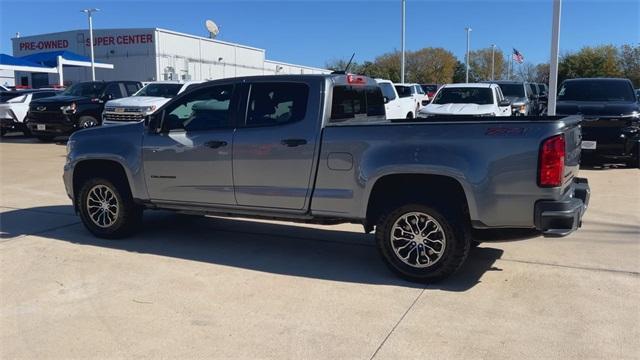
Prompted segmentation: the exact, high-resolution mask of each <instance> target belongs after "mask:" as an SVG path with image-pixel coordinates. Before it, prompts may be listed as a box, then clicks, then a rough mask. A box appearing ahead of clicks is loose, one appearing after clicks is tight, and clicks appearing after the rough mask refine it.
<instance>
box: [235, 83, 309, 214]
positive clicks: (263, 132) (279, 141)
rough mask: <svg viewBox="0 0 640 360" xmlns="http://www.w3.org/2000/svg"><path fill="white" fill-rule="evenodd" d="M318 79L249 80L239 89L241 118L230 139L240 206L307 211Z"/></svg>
mask: <svg viewBox="0 0 640 360" xmlns="http://www.w3.org/2000/svg"><path fill="white" fill-rule="evenodd" d="M321 86H322V82H321V81H320V78H318V79H317V80H316V79H312V80H309V82H301V81H253V82H251V83H246V84H245V86H244V95H243V98H244V99H245V101H244V103H243V104H242V105H241V109H242V112H243V113H244V116H243V117H242V120H241V121H240V123H241V124H240V126H239V127H238V128H237V129H236V132H235V134H234V137H233V181H234V191H235V197H236V202H237V204H238V205H239V206H245V207H255V208H275V209H282V210H290V211H294V212H304V211H305V209H306V208H308V202H309V199H310V195H311V187H312V179H313V174H314V172H315V168H316V165H317V164H316V161H315V159H316V157H317V156H316V153H317V151H318V146H317V144H318V141H319V133H320V128H321V119H320V114H321V110H320V109H321V106H320V104H322V98H321V95H320V94H321Z"/></svg>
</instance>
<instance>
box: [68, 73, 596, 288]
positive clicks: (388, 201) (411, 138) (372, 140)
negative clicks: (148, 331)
mask: <svg viewBox="0 0 640 360" xmlns="http://www.w3.org/2000/svg"><path fill="white" fill-rule="evenodd" d="M580 120H581V119H580V117H578V116H574V117H566V118H561V117H553V118H540V119H539V120H536V121H531V119H528V118H525V117H520V118H515V117H514V118H502V119H501V120H497V118H482V117H467V118H465V117H455V118H449V117H443V118H441V119H437V118H429V122H421V121H419V120H408V119H398V120H388V119H386V117H385V111H384V98H383V95H382V92H381V89H380V87H378V85H377V84H376V82H375V81H374V80H372V79H369V78H366V77H362V76H355V75H278V76H257V77H244V78H233V79H224V80H217V81H211V82H207V83H203V84H201V85H198V86H196V87H195V88H194V89H192V90H190V91H188V92H186V93H183V94H180V95H178V96H177V97H175V98H174V99H172V100H171V101H169V102H168V103H166V104H165V105H164V106H163V107H162V108H160V109H158V111H156V112H155V113H154V114H152V115H150V116H148V117H147V119H146V120H145V121H144V122H138V123H132V124H125V125H121V126H107V127H98V128H90V129H85V130H81V131H78V132H76V133H74V134H73V135H72V136H71V137H70V139H69V141H68V143H67V161H66V164H65V166H64V183H65V187H66V191H67V193H68V195H69V197H70V198H71V199H72V201H73V204H74V207H75V209H76V211H77V212H78V213H79V215H80V217H81V219H82V221H83V223H84V225H85V226H86V228H87V229H88V230H89V231H90V232H91V233H93V234H94V235H96V236H98V237H104V238H120V237H124V236H126V235H129V234H131V233H132V231H134V230H135V229H136V228H137V227H138V225H140V224H141V219H142V213H143V210H144V209H169V210H174V211H178V212H184V213H188V214H211V215H222V216H242V217H254V218H268V219H280V220H289V221H294V222H309V223H322V224H336V223H359V224H362V225H364V230H365V231H366V232H370V231H373V230H374V229H375V232H376V239H377V240H376V242H377V247H378V249H379V250H380V253H381V254H382V256H383V258H384V259H385V260H386V263H387V264H388V265H389V267H390V268H391V269H392V270H393V271H395V272H396V273H398V274H399V275H401V276H402V277H404V278H406V279H409V280H414V281H425V282H430V281H436V280H439V279H442V278H445V277H447V276H449V275H450V274H452V273H453V272H455V271H456V270H457V269H458V268H460V266H461V265H462V264H463V262H464V260H465V258H466V257H467V254H468V253H469V249H470V247H471V246H472V241H473V240H472V239H471V237H470V230H471V229H472V228H476V229H491V228H535V229H539V230H540V231H541V232H542V233H543V234H544V235H547V236H564V235H568V234H569V233H571V232H573V231H574V230H576V229H578V227H580V225H581V219H582V215H583V213H584V212H585V209H586V206H587V203H588V200H589V186H588V183H587V181H586V179H581V178H578V177H577V173H578V160H579V158H580V127H579V123H580ZM336 256H339V254H337V255H336Z"/></svg>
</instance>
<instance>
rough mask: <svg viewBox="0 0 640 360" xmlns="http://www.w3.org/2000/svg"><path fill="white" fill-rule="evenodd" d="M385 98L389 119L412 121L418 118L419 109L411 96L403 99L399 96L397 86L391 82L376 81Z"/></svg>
mask: <svg viewBox="0 0 640 360" xmlns="http://www.w3.org/2000/svg"><path fill="white" fill-rule="evenodd" d="M376 82H377V83H378V86H379V87H380V89H381V90H382V95H383V96H384V98H385V105H384V108H385V112H386V116H387V119H404V118H407V119H412V118H414V117H415V116H416V111H417V110H418V107H417V106H416V102H415V99H414V98H413V97H411V96H409V97H407V96H405V97H402V96H400V95H399V94H398V91H397V90H396V89H397V88H396V86H395V85H394V84H393V83H392V82H391V81H390V80H384V79H376Z"/></svg>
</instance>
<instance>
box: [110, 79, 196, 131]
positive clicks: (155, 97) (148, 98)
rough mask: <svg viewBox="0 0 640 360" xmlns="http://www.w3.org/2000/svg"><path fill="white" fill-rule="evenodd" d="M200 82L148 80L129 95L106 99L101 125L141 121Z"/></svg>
mask: <svg viewBox="0 0 640 360" xmlns="http://www.w3.org/2000/svg"><path fill="white" fill-rule="evenodd" d="M201 82H202V81H188V82H184V83H182V82H178V81H156V82H150V83H148V84H146V85H145V86H143V87H142V89H140V90H138V92H137V93H135V94H133V95H131V96H129V97H125V98H120V99H114V100H109V101H107V103H106V104H105V105H104V111H103V112H102V125H116V124H122V123H126V122H136V121H142V120H143V119H144V117H145V116H147V115H151V114H153V112H154V111H156V110H157V109H159V108H160V107H162V105H164V104H165V103H166V102H168V101H169V100H171V98H173V97H175V96H176V95H178V94H180V93H182V92H184V91H185V90H187V89H188V88H189V87H190V86H193V85H195V84H199V83H201Z"/></svg>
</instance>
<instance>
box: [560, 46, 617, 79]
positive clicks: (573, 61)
mask: <svg viewBox="0 0 640 360" xmlns="http://www.w3.org/2000/svg"><path fill="white" fill-rule="evenodd" d="M558 65H559V66H558V80H559V81H562V80H564V79H572V78H580V77H621V76H623V72H622V68H621V66H620V61H619V56H618V49H617V48H616V47H615V46H613V45H601V46H596V47H584V48H582V49H581V50H580V51H578V52H576V53H571V54H565V55H563V56H562V58H561V59H560V63H559V64H558Z"/></svg>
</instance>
